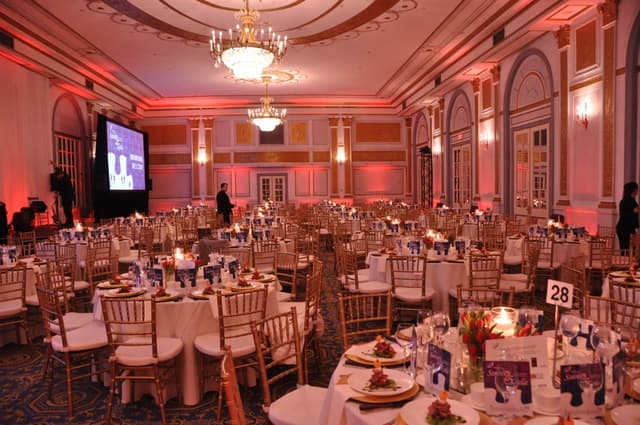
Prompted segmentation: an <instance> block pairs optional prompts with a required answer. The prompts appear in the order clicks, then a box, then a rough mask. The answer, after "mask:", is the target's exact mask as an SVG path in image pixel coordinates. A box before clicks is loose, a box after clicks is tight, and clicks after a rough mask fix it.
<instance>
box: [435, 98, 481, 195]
mask: <svg viewBox="0 0 640 425" xmlns="http://www.w3.org/2000/svg"><path fill="white" fill-rule="evenodd" d="M472 124H473V120H472V114H471V102H470V101H469V96H468V95H467V93H466V92H465V91H464V90H463V89H461V88H459V89H457V90H456V91H455V92H454V93H453V95H452V96H451V101H450V102H449V107H448V108H447V116H446V125H445V128H446V131H447V139H446V144H447V146H446V149H442V151H443V152H446V157H445V159H444V162H443V163H445V164H447V165H446V167H445V182H443V185H444V186H446V187H445V188H444V189H445V190H443V192H444V193H446V194H447V203H448V204H451V200H452V199H453V188H452V185H451V182H452V181H453V180H452V179H453V147H452V145H453V144H455V145H456V146H462V145H465V144H468V145H469V147H470V151H471V156H470V158H469V161H470V166H471V167H473V164H474V155H476V153H475V152H474V151H473V147H472V143H471V141H472V140H471V138H472V133H473V132H472V131H471V126H472ZM452 133H454V134H453V135H452ZM454 138H455V139H454ZM470 175H471V176H473V175H474V173H473V169H472V170H470ZM473 183H474V182H473V178H471V181H470V182H469V190H470V191H473V187H474V184H473ZM473 195H474V194H473V193H470V198H473Z"/></svg>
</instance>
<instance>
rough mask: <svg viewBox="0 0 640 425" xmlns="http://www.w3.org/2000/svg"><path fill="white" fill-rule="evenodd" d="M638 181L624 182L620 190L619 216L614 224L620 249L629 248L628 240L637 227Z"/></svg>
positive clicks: (638, 209)
mask: <svg viewBox="0 0 640 425" xmlns="http://www.w3.org/2000/svg"><path fill="white" fill-rule="evenodd" d="M637 195H638V183H636V182H628V183H625V185H624V189H623V191H622V199H621V200H620V218H619V219H618V224H617V225H616V233H617V234H618V242H619V243H620V249H629V240H630V238H631V235H632V234H635V233H636V230H637V229H638V227H640V226H638V212H640V208H638V201H636V196H637Z"/></svg>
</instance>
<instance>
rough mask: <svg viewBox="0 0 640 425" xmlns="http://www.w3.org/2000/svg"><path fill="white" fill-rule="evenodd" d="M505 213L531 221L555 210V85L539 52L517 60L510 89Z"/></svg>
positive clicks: (507, 92) (507, 89) (524, 54)
mask: <svg viewBox="0 0 640 425" xmlns="http://www.w3.org/2000/svg"><path fill="white" fill-rule="evenodd" d="M505 105H506V108H505V121H504V122H505V132H504V134H505V135H506V141H505V143H504V158H505V164H506V167H505V176H504V178H505V181H504V188H505V211H506V212H507V213H508V214H515V215H518V216H526V217H528V219H529V220H536V219H542V218H547V217H549V214H550V213H551V206H552V205H553V167H552V164H553V131H552V129H553V127H552V123H553V80H552V75H551V67H550V66H549V62H548V61H547V58H546V57H545V56H544V54H543V53H542V52H541V51H539V50H537V49H528V50H525V51H524V52H522V53H521V54H520V56H518V58H517V59H516V61H515V63H514V65H513V68H512V70H511V73H510V74H509V78H508V79H507V85H506V87H505Z"/></svg>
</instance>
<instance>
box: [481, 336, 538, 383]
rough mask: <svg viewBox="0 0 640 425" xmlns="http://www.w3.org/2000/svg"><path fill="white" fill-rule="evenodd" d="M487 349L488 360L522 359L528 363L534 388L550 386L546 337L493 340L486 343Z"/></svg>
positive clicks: (486, 356)
mask: <svg viewBox="0 0 640 425" xmlns="http://www.w3.org/2000/svg"><path fill="white" fill-rule="evenodd" d="M485 347H486V353H485V359H486V360H491V361H498V360H506V359H521V361H525V362H527V363H528V364H529V373H530V380H531V386H532V387H533V388H541V387H548V386H549V385H550V383H551V371H550V370H549V369H550V367H549V355H548V353H547V336H546V335H536V336H527V337H519V338H500V339H491V340H487V341H485Z"/></svg>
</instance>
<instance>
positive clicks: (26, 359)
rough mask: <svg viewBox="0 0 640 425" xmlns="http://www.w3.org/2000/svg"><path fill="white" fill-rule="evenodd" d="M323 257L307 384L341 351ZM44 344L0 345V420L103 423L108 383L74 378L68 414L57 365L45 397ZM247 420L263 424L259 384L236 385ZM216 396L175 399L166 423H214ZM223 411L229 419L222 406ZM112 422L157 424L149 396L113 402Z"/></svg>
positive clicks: (323, 378)
mask: <svg viewBox="0 0 640 425" xmlns="http://www.w3.org/2000/svg"><path fill="white" fill-rule="evenodd" d="M322 257H323V260H324V261H325V266H324V268H325V270H324V271H325V276H326V290H325V291H324V292H323V300H322V315H323V317H324V318H325V334H324V337H323V340H322V347H323V349H324V350H325V361H324V364H323V365H322V367H321V368H320V370H317V369H316V367H315V363H314V362H313V361H312V362H311V366H310V371H309V379H310V381H311V382H310V383H311V384H312V385H317V386H324V387H326V386H327V385H328V383H329V380H330V378H331V372H332V371H333V369H334V368H335V366H336V364H337V362H338V359H339V358H340V355H341V354H342V345H341V343H340V342H339V338H338V332H339V331H338V328H339V325H338V323H337V317H338V307H337V293H338V292H337V286H336V278H335V273H334V271H333V253H324V254H322ZM45 353H46V346H45V345H44V344H43V342H42V338H39V339H37V340H36V341H35V342H32V343H31V344H30V345H17V344H9V345H6V346H4V347H2V348H0V374H1V376H2V378H0V424H31V425H33V424H37V425H48V424H59V423H73V424H103V423H105V414H106V402H107V397H108V388H107V387H104V386H103V385H102V384H100V383H91V382H89V380H88V379H87V380H80V381H76V382H74V383H73V390H74V394H73V400H74V412H75V415H74V417H73V418H72V419H71V420H68V417H67V399H66V384H65V380H64V373H63V370H62V369H60V368H59V369H58V371H59V372H58V375H57V376H58V381H59V384H57V385H54V389H53V399H52V400H48V395H47V380H43V379H42V370H43V366H44V358H45ZM241 391H242V396H243V399H244V407H245V411H246V414H247V419H248V423H249V424H267V423H268V420H267V417H266V415H265V413H264V412H263V411H262V407H261V403H262V393H261V391H260V389H259V387H255V388H241ZM216 405H217V398H216V394H215V393H213V392H208V393H207V394H205V397H204V399H203V400H202V401H201V402H200V404H198V405H196V406H183V405H179V404H178V402H177V400H176V399H172V400H169V401H168V402H167V405H166V411H167V421H168V423H170V424H190V425H204V424H213V423H215V417H216V408H217V407H216ZM223 417H224V418H226V419H227V420H225V421H224V423H225V424H227V423H229V421H228V415H227V412H226V410H225V411H223ZM113 423H114V424H126V425H129V424H136V425H137V424H142V425H145V424H159V423H161V420H160V411H159V409H158V407H157V406H156V405H155V404H154V401H153V399H152V398H151V396H145V397H143V399H141V400H140V401H138V402H136V403H130V404H126V405H122V404H119V403H117V402H116V404H115V409H114V412H113Z"/></svg>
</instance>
